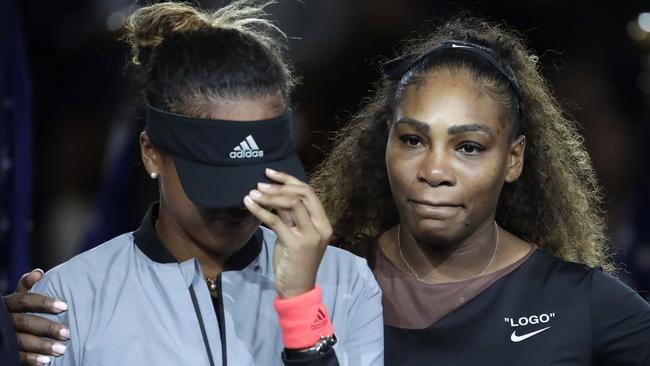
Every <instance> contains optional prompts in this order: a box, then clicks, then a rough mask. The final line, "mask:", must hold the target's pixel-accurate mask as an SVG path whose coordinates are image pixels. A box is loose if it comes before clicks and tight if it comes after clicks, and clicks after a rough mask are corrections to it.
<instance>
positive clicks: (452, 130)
mask: <svg viewBox="0 0 650 366" xmlns="http://www.w3.org/2000/svg"><path fill="white" fill-rule="evenodd" d="M398 123H404V124H407V125H409V126H411V127H413V128H414V129H416V130H418V131H420V132H422V133H427V132H429V125H428V124H426V123H424V122H422V121H418V120H417V119H414V118H410V117H401V118H400V119H399V120H397V122H395V124H398ZM467 132H485V133H487V134H488V135H490V137H492V138H495V137H496V134H495V133H494V131H492V129H491V128H490V127H488V126H486V125H483V124H480V123H468V124H463V125H457V126H451V127H449V128H448V129H447V133H448V134H450V135H460V134H462V133H467Z"/></svg>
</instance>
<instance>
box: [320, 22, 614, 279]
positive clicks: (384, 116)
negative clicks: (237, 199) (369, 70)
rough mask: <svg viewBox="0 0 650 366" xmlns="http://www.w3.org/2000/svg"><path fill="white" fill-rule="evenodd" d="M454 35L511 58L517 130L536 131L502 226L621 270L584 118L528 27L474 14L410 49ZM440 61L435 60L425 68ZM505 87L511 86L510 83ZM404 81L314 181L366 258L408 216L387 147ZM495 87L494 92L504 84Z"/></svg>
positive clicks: (508, 191)
mask: <svg viewBox="0 0 650 366" xmlns="http://www.w3.org/2000/svg"><path fill="white" fill-rule="evenodd" d="M450 40H456V41H471V42H473V43H477V44H481V45H483V46H486V47H488V48H490V49H491V50H493V51H494V52H496V53H497V54H498V55H499V56H500V57H501V58H502V59H503V60H505V61H506V62H507V63H508V64H509V66H510V67H511V68H512V70H513V71H514V74H515V77H516V79H517V80H518V83H519V85H520V87H519V94H520V98H521V107H522V115H521V117H520V118H518V123H517V124H518V125H517V126H516V130H517V132H518V133H519V134H523V135H525V136H526V141H527V145H526V154H525V160H524V167H523V172H522V174H521V176H520V178H519V179H518V180H517V181H515V182H514V183H510V184H505V185H504V187H503V190H502V192H501V195H500V198H499V204H498V208H497V212H496V220H497V222H498V223H499V225H500V226H501V227H503V228H505V229H506V230H508V231H510V232H511V233H513V234H515V235H517V236H518V237H520V238H522V239H524V240H526V241H528V242H531V243H535V244H537V245H539V246H540V247H542V248H544V249H545V250H547V251H548V252H550V253H552V254H554V255H556V256H559V257H561V258H563V259H565V260H568V261H573V262H580V263H584V264H586V265H588V266H592V267H595V266H602V267H603V268H604V269H605V270H607V271H610V272H611V271H612V270H613V268H612V265H611V264H610V261H609V259H608V255H607V241H606V239H605V234H604V227H605V222H604V217H603V216H604V215H603V211H602V208H601V207H602V197H603V195H602V192H601V189H600V187H599V185H598V182H597V178H596V175H595V172H594V169H593V167H592V163H591V159H590V158H589V155H588V154H587V152H586V150H585V147H584V145H583V139H582V137H581V136H580V134H579V133H578V132H577V126H576V123H575V122H574V121H573V120H571V119H570V118H569V117H568V116H567V115H565V114H564V112H563V111H562V108H561V106H560V104H559V103H558V101H557V100H556V99H555V98H554V97H553V96H552V93H551V91H550V90H549V87H548V85H547V83H546V81H545V80H544V79H543V78H542V76H541V74H540V72H539V66H538V58H537V56H535V55H534V54H532V53H531V52H530V51H529V50H528V49H527V48H526V46H525V45H524V41H523V37H521V36H520V35H519V34H518V33H516V32H514V31H512V30H509V29H506V28H505V27H503V26H501V25H498V24H493V23H489V22H487V21H484V20H482V19H477V18H472V17H461V18H458V19H454V20H451V21H448V22H446V23H443V24H441V25H440V26H439V27H437V28H436V30H435V31H434V32H433V33H431V34H429V35H427V36H426V37H424V38H423V39H416V40H411V41H409V42H407V43H406V45H405V46H404V47H403V49H402V52H401V53H400V55H401V57H404V56H406V55H413V54H422V53H423V52H426V51H427V50H430V49H431V48H433V47H435V46H437V45H440V44H442V43H443V42H445V41H450ZM440 66H441V65H440V64H438V65H437V66H436V65H434V66H430V65H429V68H427V69H426V70H424V71H422V73H424V72H426V71H430V70H431V69H432V68H435V67H440ZM443 66H445V65H443ZM446 66H449V65H446ZM452 66H453V65H452ZM456 66H458V67H461V68H462V67H463V65H456ZM499 83H501V84H500V85H502V86H503V87H502V88H501V89H502V91H503V90H505V91H506V92H508V86H507V84H506V83H505V82H504V81H503V80H501V81H498V82H496V84H499ZM488 84H490V83H488ZM491 84H492V86H493V85H495V83H494V82H493V83H491ZM400 87H401V83H399V82H398V81H395V80H391V79H390V78H388V77H386V76H385V75H384V76H382V78H381V79H380V80H379V82H378V83H377V84H376V87H375V92H374V95H373V96H372V97H371V98H369V99H367V100H366V101H365V102H364V104H363V107H362V109H361V111H360V112H359V113H358V114H356V115H355V116H353V117H352V119H351V120H350V121H349V122H348V123H347V125H346V126H345V127H344V128H343V129H342V130H340V131H339V132H338V133H337V134H336V136H335V138H334V145H333V148H332V150H331V152H330V154H329V156H328V157H327V158H326V159H325V160H324V161H323V163H322V164H321V165H320V166H319V167H318V168H317V169H316V171H315V172H314V175H313V179H312V183H313V185H314V187H315V190H316V192H317V193H318V194H319V196H320V198H321V199H322V202H323V204H324V206H325V209H326V211H327V212H328V215H329V218H330V220H331V221H332V224H333V226H334V237H335V241H336V242H337V243H339V245H341V246H342V247H344V248H346V249H348V250H351V251H353V252H356V253H359V254H362V255H363V254H364V253H363V252H364V250H362V249H361V248H363V247H364V244H367V243H370V242H371V239H372V238H374V237H376V236H378V235H380V234H381V233H383V232H384V231H386V230H387V229H389V228H390V227H392V226H394V225H396V224H397V223H398V221H399V216H398V212H397V208H396V206H395V203H394V201H393V198H392V195H391V189H390V185H389V181H388V175H387V171H386V162H385V153H386V143H387V140H388V132H389V129H390V125H391V124H392V123H393V122H394V121H393V119H394V106H395V96H396V95H399V93H398V92H399V90H398V89H399V88H400ZM487 87H488V92H490V93H491V94H492V95H493V96H494V94H495V90H496V89H498V88H496V89H495V88H493V87H490V85H487ZM496 94H497V95H496V96H494V97H495V99H496V100H498V101H499V102H501V103H504V104H508V103H510V104H511V103H512V102H513V99H514V98H505V99H504V98H502V95H498V94H499V93H498V90H497V91H496Z"/></svg>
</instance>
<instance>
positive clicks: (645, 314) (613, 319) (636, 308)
mask: <svg viewBox="0 0 650 366" xmlns="http://www.w3.org/2000/svg"><path fill="white" fill-rule="evenodd" d="M591 295H592V298H591V302H592V303H591V309H592V313H591V323H592V344H593V355H594V365H601V366H605V365H607V366H609V365H612V366H627V365H630V366H632V365H634V366H650V305H649V304H648V303H647V302H646V301H645V300H644V299H643V298H642V297H641V296H639V295H638V294H637V293H636V292H635V291H634V290H632V289H631V288H629V287H627V286H626V285H625V284H623V283H622V282H621V281H619V280H618V279H616V278H614V277H612V276H610V275H608V274H605V273H602V272H600V271H594V272H593V278H592V288H591Z"/></svg>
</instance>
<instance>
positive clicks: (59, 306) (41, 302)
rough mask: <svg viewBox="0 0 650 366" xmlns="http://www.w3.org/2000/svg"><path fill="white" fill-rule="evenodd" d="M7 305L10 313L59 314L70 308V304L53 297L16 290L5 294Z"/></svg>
mask: <svg viewBox="0 0 650 366" xmlns="http://www.w3.org/2000/svg"><path fill="white" fill-rule="evenodd" d="M4 300H5V305H6V306H7V310H8V311H9V312H10V313H26V312H32V313H48V314H58V313H60V312H62V311H66V310H68V305H67V304H66V303H65V302H63V301H61V300H59V299H55V298H53V297H47V296H44V295H41V294H35V293H31V294H30V293H21V292H15V293H13V294H11V295H8V296H5V298H4Z"/></svg>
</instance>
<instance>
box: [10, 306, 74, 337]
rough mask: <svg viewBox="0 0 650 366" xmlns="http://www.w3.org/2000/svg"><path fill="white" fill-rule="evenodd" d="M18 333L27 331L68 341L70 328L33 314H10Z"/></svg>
mask: <svg viewBox="0 0 650 366" xmlns="http://www.w3.org/2000/svg"><path fill="white" fill-rule="evenodd" d="M10 315H11V319H12V321H13V324H14V328H15V329H16V332H17V333H27V334H31V335H35V336H41V337H46V338H51V339H58V340H61V341H67V340H68V339H70V330H69V329H68V327H66V326H65V325H63V324H59V323H56V322H53V321H51V320H49V319H45V318H43V317H40V316H37V315H31V314H21V313H17V314H10Z"/></svg>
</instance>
